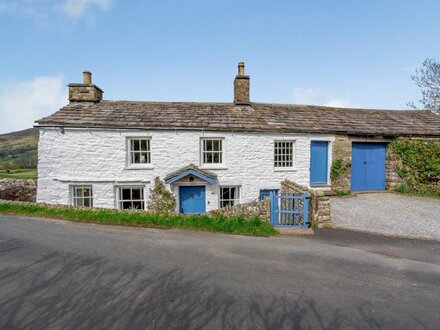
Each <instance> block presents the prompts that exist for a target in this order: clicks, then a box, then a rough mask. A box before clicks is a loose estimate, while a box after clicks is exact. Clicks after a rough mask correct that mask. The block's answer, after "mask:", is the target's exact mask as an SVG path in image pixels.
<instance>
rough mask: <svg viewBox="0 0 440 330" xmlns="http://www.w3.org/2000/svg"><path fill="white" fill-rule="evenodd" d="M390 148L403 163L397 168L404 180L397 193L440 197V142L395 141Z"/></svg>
mask: <svg viewBox="0 0 440 330" xmlns="http://www.w3.org/2000/svg"><path fill="white" fill-rule="evenodd" d="M389 148H391V150H392V152H394V154H395V155H396V156H397V157H398V158H399V159H400V160H401V163H402V165H401V166H398V167H397V168H396V172H397V174H398V175H399V177H400V178H401V179H402V180H403V183H402V184H400V185H399V186H398V187H397V188H396V190H397V191H399V192H405V193H416V194H420V195H425V194H429V195H440V141H434V140H416V139H407V138H405V139H395V140H393V141H392V142H391V143H390V144H389Z"/></svg>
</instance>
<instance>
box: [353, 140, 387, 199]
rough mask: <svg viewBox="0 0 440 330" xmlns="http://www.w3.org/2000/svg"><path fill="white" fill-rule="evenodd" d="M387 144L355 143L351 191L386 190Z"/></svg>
mask: <svg viewBox="0 0 440 330" xmlns="http://www.w3.org/2000/svg"><path fill="white" fill-rule="evenodd" d="M385 150H386V149H385V143H357V142H355V143H353V146H352V161H351V164H352V165H351V190H354V191H356V190H357V191H359V190H385V155H386V151H385Z"/></svg>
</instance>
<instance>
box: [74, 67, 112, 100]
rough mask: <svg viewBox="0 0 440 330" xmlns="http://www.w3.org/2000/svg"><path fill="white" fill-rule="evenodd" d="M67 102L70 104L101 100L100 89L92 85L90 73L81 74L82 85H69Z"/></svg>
mask: <svg viewBox="0 0 440 330" xmlns="http://www.w3.org/2000/svg"><path fill="white" fill-rule="evenodd" d="M67 86H68V87H69V101H70V102H94V103H96V102H99V101H101V100H102V93H104V92H103V91H102V89H101V88H99V87H98V86H96V85H94V84H92V73H91V72H90V71H84V72H83V83H82V84H69V85H67Z"/></svg>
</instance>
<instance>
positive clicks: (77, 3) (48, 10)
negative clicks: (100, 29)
mask: <svg viewBox="0 0 440 330" xmlns="http://www.w3.org/2000/svg"><path fill="white" fill-rule="evenodd" d="M110 6H111V0H20V1H17V0H0V14H8V15H13V16H19V17H26V18H31V19H33V20H34V21H36V22H39V23H41V22H43V21H45V20H46V19H47V18H48V17H50V16H52V17H58V18H59V16H60V14H61V16H62V17H61V18H63V17H66V16H67V17H69V18H72V19H75V20H77V19H80V18H83V17H85V16H87V15H90V14H91V13H92V12H93V11H94V10H96V9H98V10H100V11H104V10H107V9H109V8H110Z"/></svg>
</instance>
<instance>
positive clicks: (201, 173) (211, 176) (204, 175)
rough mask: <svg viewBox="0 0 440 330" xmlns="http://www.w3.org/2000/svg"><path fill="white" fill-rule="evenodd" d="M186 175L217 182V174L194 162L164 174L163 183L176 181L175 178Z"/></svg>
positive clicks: (178, 178)
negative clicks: (201, 167)
mask: <svg viewBox="0 0 440 330" xmlns="http://www.w3.org/2000/svg"><path fill="white" fill-rule="evenodd" d="M188 175H194V176H195V177H197V178H199V179H201V180H204V181H207V182H209V183H211V184H213V183H217V175H216V174H215V173H212V172H209V171H206V170H202V169H200V168H199V167H198V166H196V165H194V164H189V165H188V166H185V167H182V168H180V169H178V170H177V171H174V172H172V173H169V174H168V175H166V176H165V183H166V184H171V183H173V182H176V181H177V180H180V179H182V178H184V177H186V176H188Z"/></svg>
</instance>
